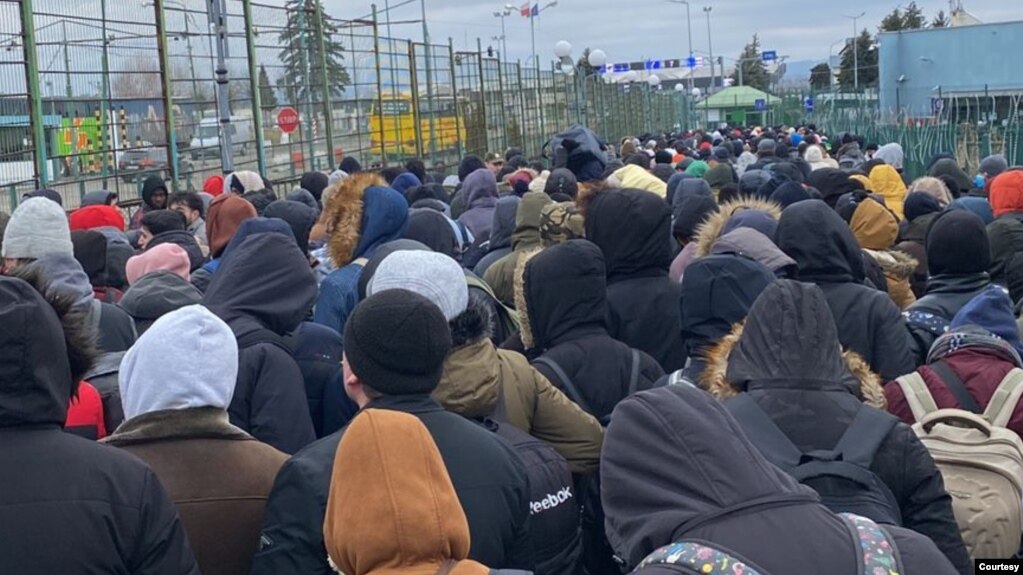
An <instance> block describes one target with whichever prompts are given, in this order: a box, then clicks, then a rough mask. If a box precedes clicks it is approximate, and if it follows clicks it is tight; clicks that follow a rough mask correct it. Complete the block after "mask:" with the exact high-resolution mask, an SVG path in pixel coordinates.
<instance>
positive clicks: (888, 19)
mask: <svg viewBox="0 0 1023 575" xmlns="http://www.w3.org/2000/svg"><path fill="white" fill-rule="evenodd" d="M905 27H906V17H905V16H903V15H902V9H901V8H898V7H896V8H895V9H894V10H892V11H891V12H889V13H888V15H887V16H885V17H884V18H882V19H881V31H882V32H897V31H899V30H903V29H905Z"/></svg>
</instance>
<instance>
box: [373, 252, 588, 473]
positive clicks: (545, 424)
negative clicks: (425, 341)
mask: <svg viewBox="0 0 1023 575" xmlns="http://www.w3.org/2000/svg"><path fill="white" fill-rule="evenodd" d="M403 287H404V288H405V289H408V290H409V291H412V292H414V293H418V294H420V295H422V296H423V297H425V298H427V299H429V300H430V301H432V302H433V303H435V304H437V306H438V307H439V308H440V309H441V311H442V312H444V314H445V317H446V319H447V320H448V324H449V326H450V328H451V339H452V349H451V352H450V353H449V354H448V357H447V359H445V361H444V373H443V375H442V376H441V380H440V383H439V384H438V386H437V389H436V390H434V392H433V394H432V395H433V398H434V399H435V400H437V402H438V403H440V404H441V405H443V406H444V408H445V409H447V410H448V411H451V412H454V413H458V414H459V415H463V416H465V417H468V418H470V419H478V418H483V417H492V416H493V415H494V414H495V412H496V410H497V405H498V402H501V403H503V404H504V405H503V409H504V411H505V414H504V416H505V417H506V418H507V421H508V422H509V423H511V424H512V425H514V426H515V427H517V428H519V429H521V430H522V431H524V432H526V433H528V434H530V435H532V436H534V437H536V438H537V439H540V440H543V441H545V442H546V443H548V444H549V445H551V447H553V448H554V449H555V450H556V451H557V452H558V453H560V454H561V455H562V456H563V457H564V458H565V460H566V461H568V464H569V467H570V468H571V470H572V473H575V474H578V475H589V474H591V473H593V472H594V471H596V469H597V465H598V463H599V459H600V439H601V436H602V435H603V432H602V430H601V428H600V425H599V424H598V423H597V421H596V420H595V419H594V418H593V417H592V416H590V415H587V414H586V413H585V412H584V411H583V410H582V409H580V408H579V407H578V406H577V405H575V404H573V403H572V402H571V401H569V399H568V398H567V397H565V395H564V394H562V393H561V392H560V391H558V389H557V388H556V387H554V386H552V385H551V383H550V381H548V380H547V378H545V377H544V376H543V375H542V374H541V373H540V372H539V371H537V370H536V369H534V368H533V367H530V365H529V361H528V360H527V359H526V358H525V357H523V356H522V355H520V354H518V353H515V352H512V351H506V350H502V349H497V348H496V347H495V346H494V344H493V342H491V341H490V334H489V332H490V323H491V319H490V313H491V312H490V310H489V309H488V308H487V307H486V305H485V304H483V303H482V302H480V301H479V300H474V299H473V298H471V297H470V296H469V289H468V286H467V284H466V282H465V274H464V272H462V270H461V269H459V268H458V264H456V263H455V262H454V261H452V260H450V259H448V258H445V257H443V256H441V255H440V254H435V253H431V252H423V251H398V252H394V253H392V254H391V255H389V256H387V258H385V259H384V261H383V262H381V264H380V266H379V267H378V268H377V270H376V272H375V273H374V275H373V279H372V280H371V281H370V285H369V288H368V292H367V293H368V295H370V296H372V295H373V294H376V293H380V292H381V291H384V290H387V289H396V288H403Z"/></svg>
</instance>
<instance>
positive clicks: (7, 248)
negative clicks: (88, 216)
mask: <svg viewBox="0 0 1023 575" xmlns="http://www.w3.org/2000/svg"><path fill="white" fill-rule="evenodd" d="M3 246H4V247H3V254H0V255H2V256H3V257H5V258H24V259H28V258H32V259H37V258H40V257H42V256H45V255H49V254H67V255H69V256H73V255H74V253H75V248H74V246H73V245H72V244H71V229H70V228H69V227H68V221H67V215H66V214H65V213H64V210H63V208H61V207H60V206H59V205H57V204H56V203H55V202H54V201H52V200H48V199H46V198H29V199H27V200H25V201H24V202H22V203H21V205H20V206H18V208H17V209H16V210H14V213H13V214H11V221H10V222H8V223H7V229H6V230H4V244H3Z"/></svg>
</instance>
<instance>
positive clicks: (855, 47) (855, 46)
mask: <svg viewBox="0 0 1023 575" xmlns="http://www.w3.org/2000/svg"><path fill="white" fill-rule="evenodd" d="M866 15H867V13H866V12H865V11H864V12H860V13H859V14H858V15H856V16H843V17H844V18H848V19H850V20H852V22H853V39H852V51H853V89H854V90H859V89H860V46H859V40H860V39H859V29H858V28H857V27H856V23H857V20H859V19H860V18H863V17H864V16H866Z"/></svg>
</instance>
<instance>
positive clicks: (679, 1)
mask: <svg viewBox="0 0 1023 575" xmlns="http://www.w3.org/2000/svg"><path fill="white" fill-rule="evenodd" d="M668 2H671V3H672V4H685V5H686V27H687V29H688V34H689V57H690V58H692V57H693V18H692V14H691V12H690V6H689V0H668ZM695 70H696V69H695V68H690V69H689V89H690V90H692V89H693V72H694V71H695Z"/></svg>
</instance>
